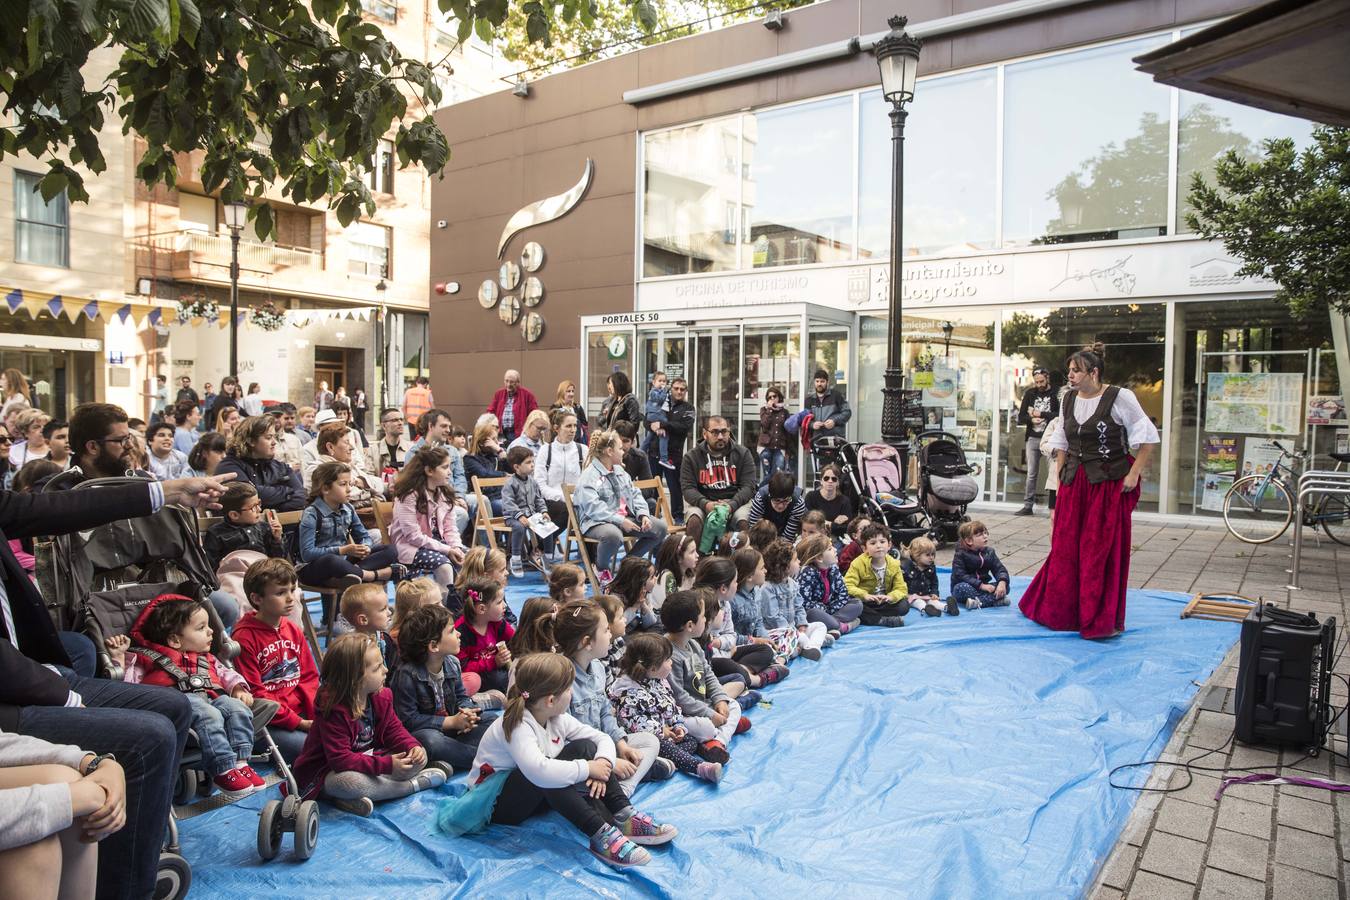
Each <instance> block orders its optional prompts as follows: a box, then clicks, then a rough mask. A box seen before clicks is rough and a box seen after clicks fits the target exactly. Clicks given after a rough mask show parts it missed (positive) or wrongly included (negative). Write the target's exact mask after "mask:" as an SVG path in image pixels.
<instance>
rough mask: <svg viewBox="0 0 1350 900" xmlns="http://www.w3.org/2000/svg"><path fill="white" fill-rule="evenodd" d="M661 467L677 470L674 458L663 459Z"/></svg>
mask: <svg viewBox="0 0 1350 900" xmlns="http://www.w3.org/2000/svg"><path fill="white" fill-rule="evenodd" d="M661 468H663V469H670V470H671V471H674V470H675V462H674V460H669V459H663V460H661Z"/></svg>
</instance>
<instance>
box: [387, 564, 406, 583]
mask: <svg viewBox="0 0 1350 900" xmlns="http://www.w3.org/2000/svg"><path fill="white" fill-rule="evenodd" d="M389 580H390V581H394V582H399V581H407V580H408V567H407V566H405V565H404V564H403V563H390V564H389Z"/></svg>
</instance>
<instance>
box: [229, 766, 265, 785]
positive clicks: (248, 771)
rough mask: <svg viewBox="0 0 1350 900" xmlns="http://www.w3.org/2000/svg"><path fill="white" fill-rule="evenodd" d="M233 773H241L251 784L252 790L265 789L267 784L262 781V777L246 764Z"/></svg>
mask: <svg viewBox="0 0 1350 900" xmlns="http://www.w3.org/2000/svg"><path fill="white" fill-rule="evenodd" d="M235 771H238V772H243V773H244V777H245V778H247V779H248V780H249V781H251V782H253V787H254V788H256V789H258V790H262V789H263V788H265V787H267V782H266V781H264V780H263V777H262V776H261V775H259V774H258V773H257V772H255V771H253V767H252V766H250V765H249V764H248V763H244V764H243V765H241V766H240V767H239V768H238V769H236V770H235Z"/></svg>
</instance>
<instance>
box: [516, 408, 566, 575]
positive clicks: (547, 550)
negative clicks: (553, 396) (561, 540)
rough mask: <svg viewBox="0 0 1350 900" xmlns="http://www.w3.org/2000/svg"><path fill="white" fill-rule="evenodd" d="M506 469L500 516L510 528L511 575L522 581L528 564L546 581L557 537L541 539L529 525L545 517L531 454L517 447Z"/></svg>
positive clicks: (523, 448)
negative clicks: (507, 475) (537, 517)
mask: <svg viewBox="0 0 1350 900" xmlns="http://www.w3.org/2000/svg"><path fill="white" fill-rule="evenodd" d="M535 412H539V411H538V410H535ZM527 427H528V426H527ZM506 465H507V467H508V468H509V469H510V470H511V477H509V478H507V479H506V485H505V487H503V488H502V515H503V516H505V517H506V521H507V523H508V524H509V525H510V526H511V574H512V575H514V576H515V577H516V578H520V577H522V576H523V575H524V574H525V561H526V560H528V561H529V563H530V567H531V568H533V569H534V570H536V571H537V572H539V573H540V574H541V575H543V576H545V577H548V562H547V559H546V558H547V557H551V556H552V555H553V545H554V543H555V541H556V540H557V537H558V533H557V532H556V531H555V532H553V533H552V534H550V535H548V536H547V537H540V536H539V535H538V534H537V533H536V532H535V531H534V528H533V526H532V525H531V523H530V518H531V517H532V516H547V515H548V506H547V504H546V503H545V502H544V494H543V492H542V491H541V490H540V489H539V482H537V481H535V479H534V451H533V450H531V449H530V448H529V447H525V446H521V445H519V444H518V445H516V446H515V447H512V448H511V450H510V451H509V452H508V453H507V454H506Z"/></svg>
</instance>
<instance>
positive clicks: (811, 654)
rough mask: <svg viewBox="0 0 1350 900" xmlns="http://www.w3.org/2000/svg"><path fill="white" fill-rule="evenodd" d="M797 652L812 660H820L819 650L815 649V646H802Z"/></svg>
mask: <svg viewBox="0 0 1350 900" xmlns="http://www.w3.org/2000/svg"><path fill="white" fill-rule="evenodd" d="M799 652H800V655H802V656H804V657H806V658H807V659H809V660H811V661H812V662H819V661H820V651H819V650H817V649H816V648H815V647H803V648H802V649H801V650H800V651H799Z"/></svg>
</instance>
